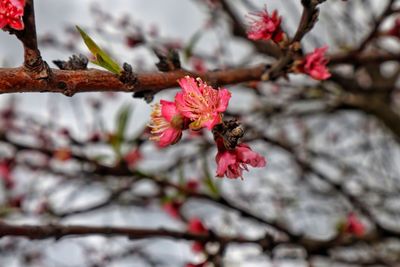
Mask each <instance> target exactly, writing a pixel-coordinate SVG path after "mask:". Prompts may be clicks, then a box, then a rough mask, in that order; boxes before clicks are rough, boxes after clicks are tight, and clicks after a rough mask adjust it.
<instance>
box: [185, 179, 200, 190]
mask: <svg viewBox="0 0 400 267" xmlns="http://www.w3.org/2000/svg"><path fill="white" fill-rule="evenodd" d="M185 187H186V189H187V190H189V191H197V189H198V188H199V182H198V181H197V180H195V179H190V180H189V181H187V182H186V185H185Z"/></svg>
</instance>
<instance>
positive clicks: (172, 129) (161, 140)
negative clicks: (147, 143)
mask: <svg viewBox="0 0 400 267" xmlns="http://www.w3.org/2000/svg"><path fill="white" fill-rule="evenodd" d="M149 127H150V128H151V134H152V135H153V136H152V137H150V140H153V141H157V142H158V144H159V146H161V147H166V146H168V145H173V144H175V143H176V142H178V141H179V140H180V139H181V137H182V130H183V129H184V127H185V118H183V117H182V115H181V114H180V113H179V111H178V110H177V108H176V106H175V103H174V102H170V101H165V100H161V101H160V104H156V105H154V107H153V112H152V113H151V122H150V124H149Z"/></svg>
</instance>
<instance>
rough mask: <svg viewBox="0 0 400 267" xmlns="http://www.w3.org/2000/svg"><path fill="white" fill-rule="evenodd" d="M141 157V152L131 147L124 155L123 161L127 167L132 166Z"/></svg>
mask: <svg viewBox="0 0 400 267" xmlns="http://www.w3.org/2000/svg"><path fill="white" fill-rule="evenodd" d="M141 159H142V153H140V150H139V149H137V148H134V149H132V150H131V151H129V152H128V153H126V155H125V156H124V161H125V162H126V164H127V165H128V166H129V167H134V166H135V165H136V163H137V162H138V161H139V160H141Z"/></svg>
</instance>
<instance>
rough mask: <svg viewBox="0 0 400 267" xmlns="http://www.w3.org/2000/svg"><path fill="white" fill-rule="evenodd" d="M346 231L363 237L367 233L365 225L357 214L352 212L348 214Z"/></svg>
mask: <svg viewBox="0 0 400 267" xmlns="http://www.w3.org/2000/svg"><path fill="white" fill-rule="evenodd" d="M345 231H346V233H348V234H352V235H355V236H358V237H361V236H363V235H364V234H365V227H364V224H363V223H362V222H361V221H360V219H359V218H358V217H357V215H355V214H354V213H352V212H351V213H349V215H347V222H346V227H345Z"/></svg>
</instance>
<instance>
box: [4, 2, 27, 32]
mask: <svg viewBox="0 0 400 267" xmlns="http://www.w3.org/2000/svg"><path fill="white" fill-rule="evenodd" d="M24 7H25V0H0V29H3V28H4V27H7V26H9V27H11V28H13V29H14V30H23V29H24V22H23V21H22V16H23V15H24Z"/></svg>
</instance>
